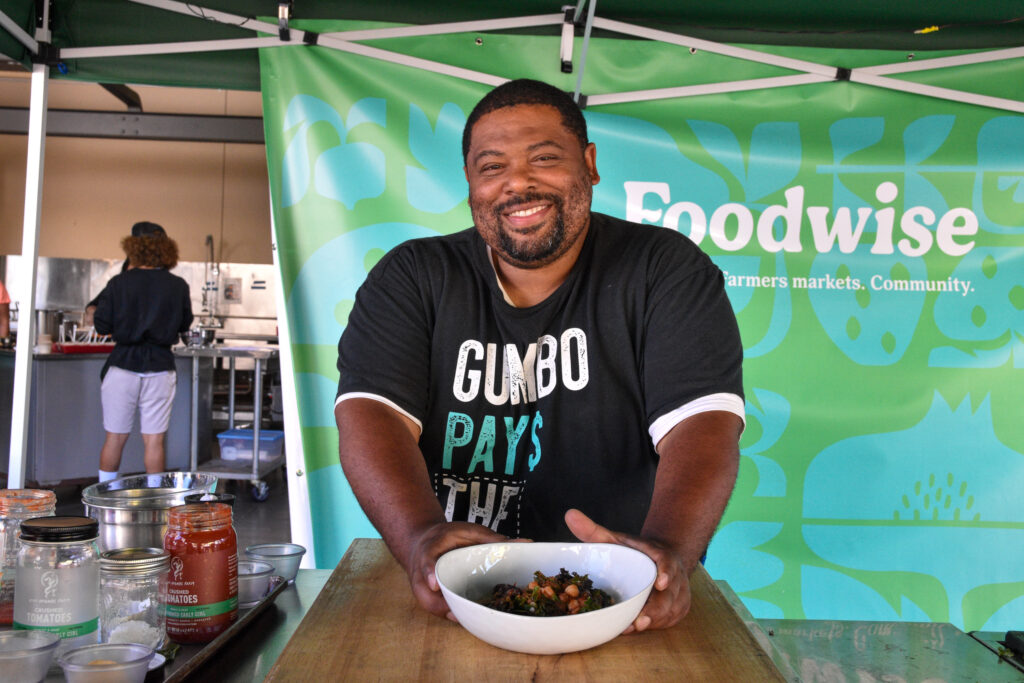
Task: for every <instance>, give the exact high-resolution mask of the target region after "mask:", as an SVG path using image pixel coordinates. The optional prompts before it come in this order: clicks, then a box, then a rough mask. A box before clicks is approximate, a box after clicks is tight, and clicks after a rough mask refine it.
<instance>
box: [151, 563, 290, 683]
mask: <svg viewBox="0 0 1024 683" xmlns="http://www.w3.org/2000/svg"><path fill="white" fill-rule="evenodd" d="M287 586H288V582H287V581H285V580H284V579H283V578H281V577H280V576H271V577H270V588H269V590H268V591H267V594H266V595H265V596H264V597H263V599H262V600H260V601H259V602H258V603H256V604H255V605H254V606H253V607H251V608H250V609H242V608H239V610H238V620H237V621H236V622H235V623H233V624H232V625H231V627H230V628H228V630H226V631H224V633H221V634H220V635H219V636H217V637H216V638H215V639H213V640H211V641H210V642H209V643H207V644H206V645H182V646H181V649H180V650H178V654H177V656H175V658H174V662H168V664H167V667H168V668H167V669H165V670H164V671H165V674H164V679H163V680H164V683H178V681H186V680H189V677H190V676H191V675H192V673H193V672H194V671H195V670H196V669H198V668H199V667H201V666H202V665H203V663H204V662H206V660H208V659H209V658H210V657H212V656H213V655H214V654H216V653H217V651H218V650H219V649H220V648H221V647H223V646H224V644H225V643H227V642H228V641H229V640H231V639H232V638H234V637H235V636H236V635H238V634H239V633H240V632H241V631H242V630H244V629H245V627H246V626H248V625H249V623H250V622H251V621H252V620H253V619H255V618H256V617H258V616H259V615H260V614H262V613H263V612H264V611H265V610H266V609H267V608H268V607H270V605H272V604H273V603H274V600H276V599H277V596H278V595H280V593H281V591H283V590H284V589H285V588H286V587H287ZM179 662H180V663H181V664H180V666H178V667H177V668H175V669H174V670H173V671H169V670H168V669H170V668H171V667H172V665H173V664H176V663H179Z"/></svg>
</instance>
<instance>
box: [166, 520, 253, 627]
mask: <svg viewBox="0 0 1024 683" xmlns="http://www.w3.org/2000/svg"><path fill="white" fill-rule="evenodd" d="M164 550H166V551H167V552H168V553H169V554H170V556H171V565H170V572H169V574H168V577H167V635H168V636H169V637H170V638H171V639H172V640H174V641H176V642H178V643H208V642H210V641H211V640H213V639H214V638H216V637H217V636H218V635H220V634H221V633H223V632H224V631H226V630H227V629H228V628H229V627H230V626H231V624H233V623H235V621H236V620H237V619H238V540H237V538H236V537H235V530H234V528H233V527H232V526H231V506H230V505H225V504H224V503H193V504H190V505H180V506H178V507H173V508H171V509H170V510H169V511H168V513H167V533H166V534H164Z"/></svg>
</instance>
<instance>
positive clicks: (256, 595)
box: [238, 560, 274, 607]
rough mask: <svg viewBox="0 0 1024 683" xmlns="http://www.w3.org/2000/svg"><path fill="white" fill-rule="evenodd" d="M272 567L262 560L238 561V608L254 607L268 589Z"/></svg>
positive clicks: (272, 571)
mask: <svg viewBox="0 0 1024 683" xmlns="http://www.w3.org/2000/svg"><path fill="white" fill-rule="evenodd" d="M273 573H274V565H272V564H270V563H269V562H263V561H262V560H239V561H238V606H239V607H254V606H256V605H257V604H258V603H259V601H260V600H262V599H263V596H264V595H266V594H267V589H268V588H269V587H270V576H271V575H272V574H273Z"/></svg>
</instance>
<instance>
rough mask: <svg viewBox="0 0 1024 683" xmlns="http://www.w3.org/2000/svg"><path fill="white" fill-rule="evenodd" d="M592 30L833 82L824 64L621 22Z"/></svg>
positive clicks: (600, 22)
mask: <svg viewBox="0 0 1024 683" xmlns="http://www.w3.org/2000/svg"><path fill="white" fill-rule="evenodd" d="M594 26H596V27H597V28H603V29H606V30H608V31H614V32H616V33H622V34H625V35H629V36H636V37H638V38H647V39H649V40H656V41H659V42H662V43H668V44H669V45H680V46H682V47H692V48H696V49H698V50H704V51H705V52H712V53H715V54H720V55H725V56H727V57H736V58H738V59H745V60H747V61H749V62H760V63H761V64H770V65H772V66H778V67H782V68H783V69H792V70H793V71H804V72H806V73H811V74H819V75H821V76H828V77H830V78H835V75H836V67H834V66H829V65H827V64H818V63H816V62H808V61H806V60H803V59H792V58H790V57H779V56H778V55H772V54H768V53H767V52H758V51H757V50H749V49H747V48H744V47H736V46H734V45H725V44H724V43H714V42H711V41H709V40H701V39H700V38H692V37H690V36H684V35H682V34H679V33H669V32H668V31H659V30H656V29H651V28H644V27H643V26H636V25H634V24H626V23H624V22H621V21H614V20H611V19H601V18H596V19H594Z"/></svg>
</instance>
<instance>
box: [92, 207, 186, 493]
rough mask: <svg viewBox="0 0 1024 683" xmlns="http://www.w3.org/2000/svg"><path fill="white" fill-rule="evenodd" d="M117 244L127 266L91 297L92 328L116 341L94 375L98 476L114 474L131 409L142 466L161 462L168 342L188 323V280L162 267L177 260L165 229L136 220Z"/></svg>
mask: <svg viewBox="0 0 1024 683" xmlns="http://www.w3.org/2000/svg"><path fill="white" fill-rule="evenodd" d="M121 248H122V249H124V252H125V254H126V255H127V257H128V261H127V264H128V265H127V268H126V269H125V270H124V271H123V272H121V273H120V274H119V275H115V276H114V277H112V278H111V279H110V282H108V283H107V286H106V287H104V289H103V291H102V292H100V294H99V296H97V297H96V299H95V300H94V301H95V305H96V309H95V312H94V314H93V323H94V325H95V327H96V331H97V332H98V333H100V334H109V335H111V336H112V337H113V338H114V342H115V345H114V349H113V351H111V352H110V357H109V358H108V359H107V362H106V363H105V364H104V366H103V370H102V372H101V374H100V376H101V377H102V380H103V381H102V384H101V390H100V392H101V398H102V402H103V428H104V429H105V430H106V433H107V434H106V439H105V440H104V442H103V448H102V450H101V451H100V468H99V479H100V481H101V482H103V481H108V480H110V479H114V478H116V477H117V471H118V468H119V467H120V465H121V454H122V452H123V451H124V445H125V443H126V442H127V441H128V436H129V435H130V434H131V431H132V428H133V427H134V425H135V413H136V411H138V413H139V425H140V431H141V432H142V441H143V444H144V448H145V466H146V472H162V471H163V470H164V469H165V460H166V457H165V446H164V438H165V436H166V433H167V427H168V425H169V424H170V420H171V405H172V403H173V402H174V391H175V386H176V383H177V380H176V373H175V366H174V354H173V353H172V352H171V346H173V345H174V344H175V342H176V341H177V340H178V338H179V336H180V334H181V333H182V332H185V331H187V330H188V328H189V326H190V325H191V324H192V302H191V297H190V294H189V287H188V283H186V282H185V281H184V280H183V279H181V278H180V277H178V276H177V275H172V274H171V273H170V272H168V271H169V269H171V268H173V267H174V266H175V265H177V263H178V245H177V244H176V243H175V242H174V240H172V239H171V238H170V237H168V236H167V233H166V232H165V231H164V229H163V228H162V227H161V226H159V225H157V224H156V223H150V222H148V221H143V222H140V223H136V224H135V225H133V226H132V234H131V235H130V236H129V237H125V238H124V239H122V240H121Z"/></svg>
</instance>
